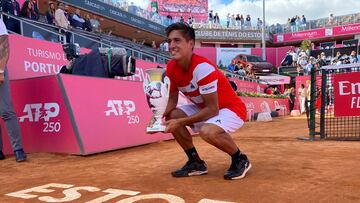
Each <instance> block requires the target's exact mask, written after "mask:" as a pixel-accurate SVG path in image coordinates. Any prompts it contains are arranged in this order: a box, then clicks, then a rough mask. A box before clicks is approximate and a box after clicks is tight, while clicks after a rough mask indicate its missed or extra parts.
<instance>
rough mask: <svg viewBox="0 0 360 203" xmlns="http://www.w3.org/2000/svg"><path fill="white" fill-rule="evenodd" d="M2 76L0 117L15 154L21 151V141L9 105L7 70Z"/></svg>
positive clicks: (15, 120)
mask: <svg viewBox="0 0 360 203" xmlns="http://www.w3.org/2000/svg"><path fill="white" fill-rule="evenodd" d="M4 74H5V75H4V76H5V80H4V83H3V84H1V85H0V116H1V118H2V119H3V120H4V122H5V127H6V132H7V134H8V136H9V138H10V141H11V145H12V148H13V150H14V151H15V152H16V151H18V150H22V139H21V133H20V127H19V123H18V118H17V116H16V114H15V112H14V108H13V106H12V103H11V98H10V86H9V78H8V71H7V69H5V73H4ZM0 147H2V146H0ZM0 150H2V148H1V149H0ZM15 154H16V153H15Z"/></svg>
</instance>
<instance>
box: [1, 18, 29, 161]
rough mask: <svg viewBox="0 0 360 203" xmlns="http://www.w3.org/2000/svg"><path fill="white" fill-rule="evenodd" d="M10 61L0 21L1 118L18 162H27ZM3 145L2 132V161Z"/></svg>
mask: <svg viewBox="0 0 360 203" xmlns="http://www.w3.org/2000/svg"><path fill="white" fill-rule="evenodd" d="M8 59H9V39H8V32H7V30H6V27H5V24H4V22H3V20H2V18H1V19H0V116H1V118H2V119H3V121H4V122H5V127H6V132H7V134H8V136H9V138H10V141H11V145H12V148H13V150H14V154H15V159H16V161H17V162H22V161H25V160H26V154H25V152H24V150H23V147H22V139H21V132H20V127H19V123H18V118H17V116H16V114H15V112H14V108H13V106H12V102H11V97H10V86H9V76H8V71H7V68H6V64H7V61H8ZM2 149H3V143H2V136H1V130H0V160H3V159H5V156H4V154H3V152H2Z"/></svg>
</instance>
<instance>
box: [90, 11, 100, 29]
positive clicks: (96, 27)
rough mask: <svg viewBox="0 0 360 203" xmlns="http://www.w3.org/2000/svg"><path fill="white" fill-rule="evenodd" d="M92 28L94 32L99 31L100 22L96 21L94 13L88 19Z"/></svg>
mask: <svg viewBox="0 0 360 203" xmlns="http://www.w3.org/2000/svg"><path fill="white" fill-rule="evenodd" d="M90 23H91V26H92V30H93V31H95V32H100V22H99V21H98V19H97V17H96V15H93V18H92V19H90Z"/></svg>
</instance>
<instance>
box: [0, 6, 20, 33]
mask: <svg viewBox="0 0 360 203" xmlns="http://www.w3.org/2000/svg"><path fill="white" fill-rule="evenodd" d="M1 7H2V12H4V13H7V14H10V15H14V16H20V4H19V2H17V1H16V0H2V1H1ZM3 20H4V23H5V25H6V28H7V29H8V30H11V31H13V32H16V33H18V34H20V22H19V21H18V20H16V19H14V18H9V17H7V16H4V17H3Z"/></svg>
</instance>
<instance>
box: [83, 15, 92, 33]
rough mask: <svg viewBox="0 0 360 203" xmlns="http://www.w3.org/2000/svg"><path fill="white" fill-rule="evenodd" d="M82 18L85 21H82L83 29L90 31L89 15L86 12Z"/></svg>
mask: <svg viewBox="0 0 360 203" xmlns="http://www.w3.org/2000/svg"><path fill="white" fill-rule="evenodd" d="M84 20H85V23H84V27H83V29H84V30H86V31H89V32H91V31H92V25H91V22H90V15H89V14H86V17H85V19H84Z"/></svg>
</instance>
